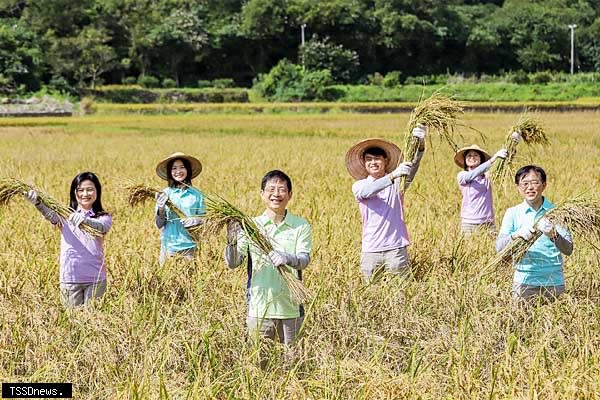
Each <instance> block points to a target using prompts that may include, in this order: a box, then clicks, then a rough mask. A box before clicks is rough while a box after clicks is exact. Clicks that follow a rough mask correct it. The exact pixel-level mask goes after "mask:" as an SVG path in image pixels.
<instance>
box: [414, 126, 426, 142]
mask: <svg viewBox="0 0 600 400" xmlns="http://www.w3.org/2000/svg"><path fill="white" fill-rule="evenodd" d="M412 135H413V136H414V137H416V138H417V139H419V140H425V136H426V135H427V127H426V126H425V125H421V124H419V125H417V126H416V128H413V130H412Z"/></svg>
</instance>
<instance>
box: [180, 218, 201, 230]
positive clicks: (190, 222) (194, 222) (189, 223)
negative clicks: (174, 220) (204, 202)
mask: <svg viewBox="0 0 600 400" xmlns="http://www.w3.org/2000/svg"><path fill="white" fill-rule="evenodd" d="M203 223H204V220H203V219H202V218H200V217H187V218H183V219H182V220H181V224H182V225H183V227H184V228H191V227H193V226H198V225H202V224H203Z"/></svg>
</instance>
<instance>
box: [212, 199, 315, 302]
mask: <svg viewBox="0 0 600 400" xmlns="http://www.w3.org/2000/svg"><path fill="white" fill-rule="evenodd" d="M205 206H206V214H205V215H204V217H205V218H204V224H203V225H202V230H204V231H205V232H207V233H209V234H217V233H218V232H219V231H221V229H223V228H224V227H225V226H227V225H228V224H230V223H232V222H237V223H239V224H240V226H241V228H242V230H243V231H244V233H245V234H246V236H247V237H248V239H250V241H251V242H252V244H253V245H254V246H256V248H258V249H259V250H260V251H261V252H262V253H264V254H265V255H268V254H269V253H270V252H271V251H273V244H272V243H271V241H270V240H269V238H268V237H267V236H265V235H264V234H263V232H262V231H261V230H260V228H259V227H258V226H257V225H256V223H255V222H254V220H253V219H252V218H250V217H248V216H247V215H246V214H244V213H243V212H242V211H240V210H239V209H238V208H236V207H235V206H234V205H233V204H231V203H230V202H228V201H227V200H225V199H224V198H222V197H220V196H217V195H206V194H205ZM289 268H290V267H287V266H285V265H281V266H278V267H277V271H278V272H279V274H280V275H281V278H282V279H283V281H284V282H285V283H286V284H287V286H288V288H289V291H290V297H291V299H292V301H294V302H295V303H296V304H304V303H306V302H307V301H308V300H309V299H310V297H311V293H310V292H309V290H308V289H307V288H306V287H305V286H304V284H303V283H302V281H300V280H299V279H298V278H297V277H296V276H295V274H293V273H292V272H291V271H290V269H289Z"/></svg>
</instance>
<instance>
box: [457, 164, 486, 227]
mask: <svg viewBox="0 0 600 400" xmlns="http://www.w3.org/2000/svg"><path fill="white" fill-rule="evenodd" d="M467 174H468V172H467V171H461V172H459V173H458V176H457V180H458V186H459V187H460V192H461V193H462V205H461V208H460V217H461V218H462V221H463V222H466V223H468V224H483V223H486V222H492V223H493V222H494V206H493V199H492V185H491V183H490V180H489V178H488V177H487V176H485V175H484V174H482V175H478V176H476V177H475V178H473V179H472V180H470V181H468V182H467V179H466V178H465V175H467Z"/></svg>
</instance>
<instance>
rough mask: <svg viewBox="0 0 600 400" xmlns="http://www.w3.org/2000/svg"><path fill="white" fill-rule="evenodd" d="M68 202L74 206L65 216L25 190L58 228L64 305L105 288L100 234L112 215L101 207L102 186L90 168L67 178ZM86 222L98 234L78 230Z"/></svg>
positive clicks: (89, 297) (99, 293) (91, 296)
mask: <svg viewBox="0 0 600 400" xmlns="http://www.w3.org/2000/svg"><path fill="white" fill-rule="evenodd" d="M69 197H70V202H69V206H70V207H71V208H72V209H74V210H75V212H73V213H72V214H71V215H69V218H68V219H67V220H65V219H64V218H62V217H61V216H60V215H58V214H57V213H56V212H54V211H52V210H51V209H49V208H48V207H46V205H44V204H43V203H42V202H40V200H39V199H38V194H37V192H36V191H35V190H30V191H29V192H27V193H26V194H25V198H26V199H27V200H28V201H30V202H31V203H32V204H34V205H35V207H36V208H37V209H38V210H39V211H40V212H41V213H42V215H43V216H44V218H46V219H47V220H48V221H50V223H52V224H53V225H55V226H57V227H58V228H59V229H60V233H61V241H60V292H61V297H62V301H63V304H64V305H65V307H74V306H79V305H87V304H88V303H89V302H90V301H91V300H92V299H94V298H98V297H102V295H103V294H104V292H105V291H106V265H105V263H104V246H103V244H104V235H105V234H106V233H107V232H108V230H109V229H110V228H111V226H112V217H111V215H110V214H108V213H106V212H105V211H104V208H103V207H102V186H101V185H100V181H99V180H98V177H97V176H96V175H95V174H94V173H92V172H83V173H81V174H79V175H77V176H76V177H75V178H74V179H73V182H71V189H70V191H69ZM82 224H84V225H88V226H90V227H92V228H94V229H96V230H97V231H99V232H100V233H102V236H100V237H97V238H92V237H90V236H88V235H87V234H86V233H85V232H83V231H82V229H81V225H82Z"/></svg>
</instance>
